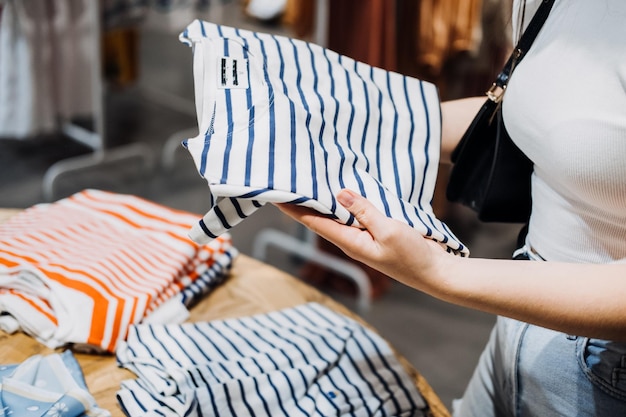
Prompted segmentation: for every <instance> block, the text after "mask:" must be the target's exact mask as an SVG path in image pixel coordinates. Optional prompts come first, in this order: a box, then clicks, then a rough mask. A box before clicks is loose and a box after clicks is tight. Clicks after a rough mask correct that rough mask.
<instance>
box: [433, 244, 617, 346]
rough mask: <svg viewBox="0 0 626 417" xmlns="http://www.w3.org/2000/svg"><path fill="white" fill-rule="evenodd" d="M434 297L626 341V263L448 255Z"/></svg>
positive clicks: (529, 320) (523, 319)
mask: <svg viewBox="0 0 626 417" xmlns="http://www.w3.org/2000/svg"><path fill="white" fill-rule="evenodd" d="M443 259H444V261H443V262H444V263H443V265H442V267H441V268H439V274H441V275H440V278H439V279H441V280H442V282H443V284H442V285H441V286H438V287H433V288H430V289H426V291H427V292H430V293H431V295H433V296H435V297H437V298H440V299H443V300H445V301H449V302H452V303H455V304H459V305H463V306H465V307H469V308H474V309H479V310H482V311H486V312H489V313H493V314H499V315H504V316H507V317H512V318H515V319H518V320H522V321H525V322H529V323H533V324H536V325H540V326H543V327H547V328H551V329H553V330H559V331H562V332H565V333H570V334H575V335H584V336H591V337H599V338H604V339H611V340H624V341H626V279H624V278H626V264H603V265H594V264H569V263H556V262H542V261H513V260H493V259H471V258H470V259H467V258H466V259H460V258H454V257H451V256H446V257H445V258H443Z"/></svg>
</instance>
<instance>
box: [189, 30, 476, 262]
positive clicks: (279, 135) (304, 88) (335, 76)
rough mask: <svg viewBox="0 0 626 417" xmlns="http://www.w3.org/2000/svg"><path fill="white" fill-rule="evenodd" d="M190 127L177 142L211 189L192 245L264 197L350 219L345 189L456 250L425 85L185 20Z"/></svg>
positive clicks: (311, 47) (291, 44)
mask: <svg viewBox="0 0 626 417" xmlns="http://www.w3.org/2000/svg"><path fill="white" fill-rule="evenodd" d="M180 39H181V41H183V42H185V43H187V44H189V45H191V46H192V47H193V75H194V83H195V100H196V110H197V118H198V127H199V134H198V136H197V137H194V138H190V139H188V140H186V141H184V142H183V145H184V146H185V147H186V148H187V149H188V151H189V152H190V154H191V156H192V157H193V160H194V163H195V165H196V167H197V169H198V171H199V173H200V175H201V176H202V177H203V178H205V179H206V181H207V183H208V186H209V190H210V197H211V201H210V209H209V211H208V212H207V213H206V214H205V215H204V216H203V218H202V219H201V220H200V221H199V222H198V223H197V224H196V225H195V226H194V227H193V228H192V229H191V231H190V236H191V238H192V239H193V240H194V241H196V242H207V241H209V240H210V239H211V238H215V237H216V236H219V235H220V234H222V233H224V232H225V231H227V230H229V229H230V228H232V227H233V226H235V225H236V224H238V223H239V222H241V221H242V220H243V219H245V218H246V217H248V216H250V215H251V214H252V213H254V212H255V211H256V210H257V209H258V208H260V207H261V206H262V205H263V204H265V203H268V202H270V203H292V204H299V205H303V206H306V207H310V208H313V209H315V210H317V211H319V212H320V213H323V214H326V215H328V216H330V217H332V218H335V219H336V220H337V221H339V222H342V223H344V224H348V225H354V226H359V225H358V222H357V221H356V220H355V219H354V217H353V216H352V215H351V214H350V213H349V212H348V211H347V210H346V209H345V208H343V207H342V206H341V205H340V204H338V203H337V201H336V199H335V195H336V194H337V193H338V192H339V191H340V190H341V189H343V188H350V189H353V190H354V191H356V192H358V193H360V194H361V195H363V196H365V197H367V198H368V199H369V200H370V201H371V202H372V203H373V204H374V205H376V206H377V207H378V208H379V209H380V210H381V211H383V212H384V213H385V214H386V215H387V216H388V217H393V218H396V219H398V220H401V221H404V222H406V223H407V224H409V225H411V226H412V227H414V228H416V229H417V230H419V231H420V232H421V233H422V234H423V235H424V236H427V237H430V238H432V239H434V240H435V241H437V242H440V243H441V244H442V245H443V246H444V247H445V248H446V249H447V250H449V251H451V252H454V253H457V254H460V255H467V253H468V252H467V248H465V246H464V245H463V244H462V243H461V242H459V240H458V239H457V238H456V237H455V236H454V235H453V234H452V233H451V231H450V230H449V229H448V227H447V226H446V225H445V224H444V223H443V222H441V221H440V220H439V219H437V218H436V216H435V215H434V214H433V211H432V207H431V200H432V197H433V190H434V186H435V181H436V177H437V169H438V163H439V152H440V146H441V140H440V137H441V114H440V102H439V96H438V91H437V89H436V87H435V86H434V85H433V84H430V83H427V82H424V81H421V80H418V79H415V78H411V77H407V76H403V75H400V74H397V73H394V72H389V71H385V70H383V69H380V68H375V67H371V66H369V65H367V64H364V63H362V62H357V61H355V60H353V59H350V58H348V57H346V56H342V55H339V54H337V53H335V52H333V51H330V50H328V49H325V48H322V47H320V46H318V45H315V44H312V43H308V42H304V41H300V40H296V39H291V38H288V37H282V36H274V35H270V34H263V33H258V32H251V31H246V30H240V29H235V28H231V27H227V26H221V25H216V24H212V23H208V22H203V21H199V20H196V21H194V22H192V23H191V24H190V25H189V26H188V27H187V29H186V30H185V31H184V32H183V33H182V34H181V35H180Z"/></svg>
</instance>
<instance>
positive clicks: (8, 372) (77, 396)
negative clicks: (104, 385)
mask: <svg viewBox="0 0 626 417" xmlns="http://www.w3.org/2000/svg"><path fill="white" fill-rule="evenodd" d="M0 378H1V381H2V384H1V385H0V415H13V416H37V417H39V416H48V417H57V416H58V417H61V416H63V417H82V416H92V417H94V416H98V417H106V416H110V415H111V414H110V413H109V412H108V411H107V410H103V409H101V408H98V407H97V405H96V402H95V400H94V398H93V397H92V396H91V394H90V393H89V392H88V390H87V385H86V383H85V380H84V378H83V373H82V370H81V368H80V365H79V363H78V362H77V361H76V358H75V357H74V355H73V354H72V352H71V351H69V350H67V351H65V352H63V353H61V354H51V355H48V356H42V355H34V356H31V357H30V358H28V359H26V360H25V361H24V362H22V363H20V364H8V365H0Z"/></svg>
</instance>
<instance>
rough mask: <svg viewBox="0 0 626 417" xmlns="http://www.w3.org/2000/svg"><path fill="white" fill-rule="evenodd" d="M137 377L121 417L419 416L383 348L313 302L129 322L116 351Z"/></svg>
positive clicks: (412, 391) (127, 388)
mask: <svg viewBox="0 0 626 417" xmlns="http://www.w3.org/2000/svg"><path fill="white" fill-rule="evenodd" d="M116 353H117V360H118V363H119V364H120V365H121V366H123V367H125V368H128V369H130V370H131V371H132V372H134V373H135V374H136V375H137V376H138V378H137V379H136V380H128V381H124V382H123V383H122V386H121V389H120V391H119V392H118V401H119V403H120V405H121V407H122V409H124V410H125V412H126V413H127V414H128V415H164V416H174V415H175V416H182V415H184V416H202V415H213V416H220V417H224V416H238V417H242V416H259V417H260V416H272V417H275V416H289V417H293V416H329V415H350V416H423V415H426V411H425V410H427V408H428V406H427V404H426V402H425V401H424V399H423V397H422V396H421V394H420V393H419V391H418V390H417V388H416V386H415V384H414V383H413V381H412V380H411V378H409V376H408V375H407V374H406V372H405V371H404V368H402V366H401V364H400V363H399V362H398V361H397V359H396V357H395V356H394V354H393V353H392V351H391V349H390V347H389V346H388V344H387V343H386V342H385V341H384V340H383V339H382V338H381V337H380V336H378V335H377V334H375V333H374V332H372V331H371V330H368V329H366V328H365V327H364V326H362V325H360V324H359V323H357V322H355V321H353V320H351V319H349V318H347V317H345V316H342V315H339V314H337V313H334V312H333V311H331V310H329V309H328V308H326V307H323V306H321V305H320V304H317V303H309V304H303V305H300V306H297V307H293V308H288V309H284V310H280V311H275V312H271V313H268V314H260V315H256V316H249V317H244V318H239V319H227V320H216V321H212V322H200V323H185V324H182V325H147V324H143V325H137V326H133V327H132V328H131V331H130V333H129V335H128V338H127V341H126V343H125V344H123V345H122V346H121V347H120V348H119V349H118V350H117V352H116Z"/></svg>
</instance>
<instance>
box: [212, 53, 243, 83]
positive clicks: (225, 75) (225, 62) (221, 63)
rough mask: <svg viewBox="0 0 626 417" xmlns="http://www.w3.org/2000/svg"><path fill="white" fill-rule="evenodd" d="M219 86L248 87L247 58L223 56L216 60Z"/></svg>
mask: <svg viewBox="0 0 626 417" xmlns="http://www.w3.org/2000/svg"><path fill="white" fill-rule="evenodd" d="M217 74H218V76H219V77H220V78H219V80H218V83H217V85H218V87H219V88H225V89H226V88H228V89H231V88H248V60H247V59H243V58H233V57H230V56H223V57H221V58H220V59H219V60H218V69H217Z"/></svg>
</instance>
